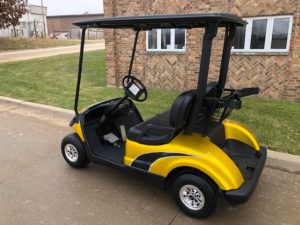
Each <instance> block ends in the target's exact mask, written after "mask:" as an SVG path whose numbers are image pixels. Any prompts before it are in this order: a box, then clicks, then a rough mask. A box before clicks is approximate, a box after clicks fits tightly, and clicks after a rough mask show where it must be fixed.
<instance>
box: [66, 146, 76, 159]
mask: <svg viewBox="0 0 300 225" xmlns="http://www.w3.org/2000/svg"><path fill="white" fill-rule="evenodd" d="M65 155H66V157H67V159H68V160H69V161H71V162H76V161H77V160H78V150H77V148H76V147H75V146H74V145H72V144H67V145H66V146H65Z"/></svg>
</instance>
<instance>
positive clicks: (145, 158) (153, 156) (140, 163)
mask: <svg viewBox="0 0 300 225" xmlns="http://www.w3.org/2000/svg"><path fill="white" fill-rule="evenodd" d="M170 156H188V155H186V154H181V153H169V152H154V153H147V154H144V155H140V156H138V157H137V158H136V159H135V160H134V161H133V162H132V164H131V166H132V167H135V168H139V169H141V170H145V171H148V170H149V168H150V166H151V165H152V163H154V162H155V161H156V160H158V159H160V158H163V157H170Z"/></svg>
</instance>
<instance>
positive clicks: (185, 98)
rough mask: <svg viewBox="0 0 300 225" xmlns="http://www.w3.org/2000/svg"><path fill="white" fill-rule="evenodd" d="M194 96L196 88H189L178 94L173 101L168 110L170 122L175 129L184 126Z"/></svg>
mask: <svg viewBox="0 0 300 225" xmlns="http://www.w3.org/2000/svg"><path fill="white" fill-rule="evenodd" d="M195 96H196V90H189V91H186V92H183V93H182V94H180V95H179V96H178V97H177V98H176V99H175V101H174V102H173V105H172V107H171V110H170V124H171V126H172V127H174V128H175V129H176V130H180V129H183V128H184V125H185V124H186V122H187V119H188V117H189V115H190V112H191V109H192V106H193V103H194V100H195Z"/></svg>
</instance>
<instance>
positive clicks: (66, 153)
mask: <svg viewBox="0 0 300 225" xmlns="http://www.w3.org/2000/svg"><path fill="white" fill-rule="evenodd" d="M61 153H62V155H63V157H64V159H65V160H66V162H67V163H68V164H69V165H70V166H72V167H75V168H83V167H85V166H86V165H87V164H88V158H87V155H86V152H85V149H84V147H83V145H82V143H81V140H80V139H79V137H78V136H77V135H76V134H75V133H73V134H69V135H67V136H66V137H65V138H64V139H63V140H62V143H61Z"/></svg>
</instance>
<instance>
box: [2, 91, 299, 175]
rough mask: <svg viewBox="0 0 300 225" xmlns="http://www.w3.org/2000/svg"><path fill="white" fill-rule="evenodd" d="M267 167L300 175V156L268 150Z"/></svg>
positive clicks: (62, 112)
mask: <svg viewBox="0 0 300 225" xmlns="http://www.w3.org/2000/svg"><path fill="white" fill-rule="evenodd" d="M1 103H8V104H12V105H16V106H17V107H23V108H27V109H33V110H38V111H42V112H46V113H51V114H55V115H57V114H59V116H62V117H65V118H71V117H72V116H74V112H73V111H72V110H69V109H63V108H59V107H55V106H50V105H43V104H39V103H33V102H27V101H23V100H19V99H14V98H8V97H2V96H0V104H1ZM266 166H267V167H269V168H274V169H279V170H282V171H286V172H290V173H295V174H300V156H297V155H291V154H287V153H282V152H275V151H272V150H270V149H268V156H267V161H266Z"/></svg>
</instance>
